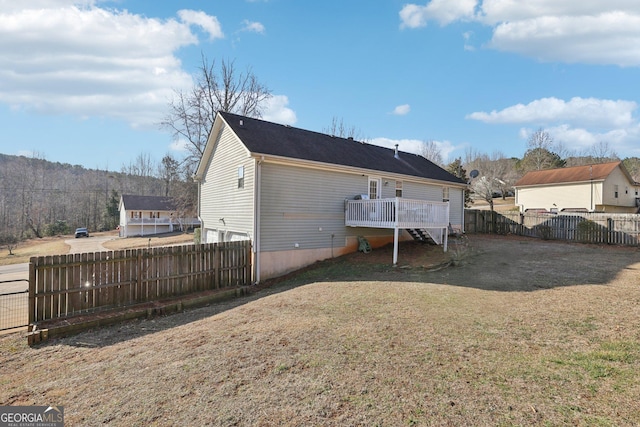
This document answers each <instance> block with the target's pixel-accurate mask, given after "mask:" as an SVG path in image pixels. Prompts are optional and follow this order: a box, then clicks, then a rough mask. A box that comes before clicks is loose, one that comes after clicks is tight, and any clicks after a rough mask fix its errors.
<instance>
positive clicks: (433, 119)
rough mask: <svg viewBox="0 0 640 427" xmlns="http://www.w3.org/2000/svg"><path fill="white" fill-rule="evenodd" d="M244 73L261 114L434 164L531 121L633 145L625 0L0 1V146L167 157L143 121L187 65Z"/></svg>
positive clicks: (74, 157) (491, 148) (633, 18)
mask: <svg viewBox="0 0 640 427" xmlns="http://www.w3.org/2000/svg"><path fill="white" fill-rule="evenodd" d="M201 54H204V55H205V56H206V57H207V58H208V59H209V60H216V61H220V60H221V59H226V60H232V61H235V66H236V67H237V68H238V69H239V70H244V69H245V68H246V67H250V68H251V69H252V71H253V73H254V74H255V75H256V76H257V77H258V79H259V80H260V81H261V82H262V83H263V84H265V85H266V86H267V87H268V88H269V89H270V90H271V92H272V94H273V95H274V96H273V97H272V99H271V100H270V103H269V105H268V106H267V107H266V109H265V113H264V115H263V118H264V119H266V120H270V121H275V122H279V123H283V124H289V125H292V126H296V127H301V128H304V129H309V130H314V131H320V132H321V131H323V130H325V129H327V128H328V127H329V126H330V124H331V122H332V120H333V118H337V119H338V120H343V121H344V123H345V124H347V125H348V126H349V127H354V128H355V129H357V131H358V136H359V137H361V138H362V139H365V140H366V141H368V142H370V143H373V144H379V145H385V146H388V147H393V145H394V144H396V143H397V144H399V145H400V149H401V150H403V151H412V152H416V151H417V150H419V147H420V144H421V142H423V141H434V142H435V143H436V144H437V145H438V147H439V148H440V149H441V152H442V154H443V157H444V159H445V161H452V160H454V159H455V158H457V157H463V158H464V155H465V152H468V150H474V151H477V152H481V153H487V154H489V155H491V154H493V153H495V152H500V153H502V154H503V155H505V156H507V157H511V156H516V157H521V156H522V155H523V154H524V151H525V149H526V141H527V139H528V136H529V135H530V134H531V132H533V131H535V130H537V129H539V128H544V129H545V130H547V131H548V132H549V133H550V134H551V136H552V137H553V139H554V141H555V142H557V143H561V144H562V145H563V146H564V147H565V149H567V150H569V151H571V152H573V153H575V154H580V153H584V152H587V151H588V150H589V148H590V147H592V146H593V145H594V144H598V143H600V142H606V143H607V144H609V147H610V148H611V149H612V150H614V151H615V152H616V153H617V154H618V155H619V156H620V157H622V158H624V157H631V156H640V143H639V141H640V116H639V114H638V102H640V85H639V84H638V80H639V77H640V73H639V67H640V2H637V1H636V0H609V1H607V2H603V1H600V0H589V1H587V0H585V1H582V2H576V1H573V0H528V1H526V2H525V1H520V0H484V1H482V0H456V1H450V0H431V1H428V2H424V1H420V2H416V3H408V2H407V1H406V0H403V1H396V0H388V1H377V2H375V4H374V3H373V2H371V1H364V0H352V1H333V0H326V1H323V2H302V1H299V0H298V1H294V0H252V1H250V0H232V1H230V0H225V1H214V0H208V1H204V0H182V1H180V2H159V1H150V0H149V1H135V0H115V1H100V0H29V1H26V2H17V1H15V0H0V126H1V127H2V130H3V132H2V137H0V153H4V154H13V155H18V154H22V155H33V154H34V153H36V154H37V155H38V156H41V157H44V158H46V159H47V160H50V161H54V162H61V163H71V164H80V165H83V166H85V167H88V168H98V169H109V170H120V169H121V167H122V166H123V165H126V164H129V163H131V162H133V161H134V160H135V158H136V157H137V156H138V155H139V154H143V153H144V154H150V155H151V156H152V158H154V159H155V160H156V161H159V160H160V159H161V158H162V157H163V156H164V155H165V154H167V153H173V154H174V155H175V156H176V157H180V156H182V155H183V151H181V150H182V149H183V148H182V144H181V143H180V141H173V140H172V137H171V135H170V134H169V133H167V132H165V131H163V130H162V129H161V128H160V127H159V125H158V123H159V122H160V121H161V120H162V118H163V117H164V116H165V115H166V113H167V104H168V102H169V100H170V98H171V96H172V93H173V91H174V90H176V89H188V88H189V87H190V86H191V84H192V80H191V79H192V77H193V75H194V74H195V73H196V71H197V67H198V66H199V65H200V60H201Z"/></svg>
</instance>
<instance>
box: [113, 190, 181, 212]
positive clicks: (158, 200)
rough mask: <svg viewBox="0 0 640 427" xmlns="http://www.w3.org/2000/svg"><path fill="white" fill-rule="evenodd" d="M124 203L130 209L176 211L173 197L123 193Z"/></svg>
mask: <svg viewBox="0 0 640 427" xmlns="http://www.w3.org/2000/svg"><path fill="white" fill-rule="evenodd" d="M122 204H123V205H124V208H125V209H126V210H128V211H131V210H136V211H175V210H176V206H175V203H174V201H173V198H171V197H163V196H135V195H131V194H123V195H122Z"/></svg>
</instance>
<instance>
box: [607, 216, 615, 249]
mask: <svg viewBox="0 0 640 427" xmlns="http://www.w3.org/2000/svg"><path fill="white" fill-rule="evenodd" d="M612 243H614V237H613V219H611V218H607V245H610V244H612Z"/></svg>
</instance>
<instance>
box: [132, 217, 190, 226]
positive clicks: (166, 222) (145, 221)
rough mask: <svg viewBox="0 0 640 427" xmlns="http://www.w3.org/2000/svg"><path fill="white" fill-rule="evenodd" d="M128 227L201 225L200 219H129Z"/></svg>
mask: <svg viewBox="0 0 640 427" xmlns="http://www.w3.org/2000/svg"><path fill="white" fill-rule="evenodd" d="M127 224H128V225H141V224H144V225H166V226H168V225H169V224H173V225H174V226H178V225H180V224H183V225H197V224H200V220H199V219H198V218H127Z"/></svg>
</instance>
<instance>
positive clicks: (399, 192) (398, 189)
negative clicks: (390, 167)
mask: <svg viewBox="0 0 640 427" xmlns="http://www.w3.org/2000/svg"><path fill="white" fill-rule="evenodd" d="M396 197H402V181H396Z"/></svg>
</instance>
